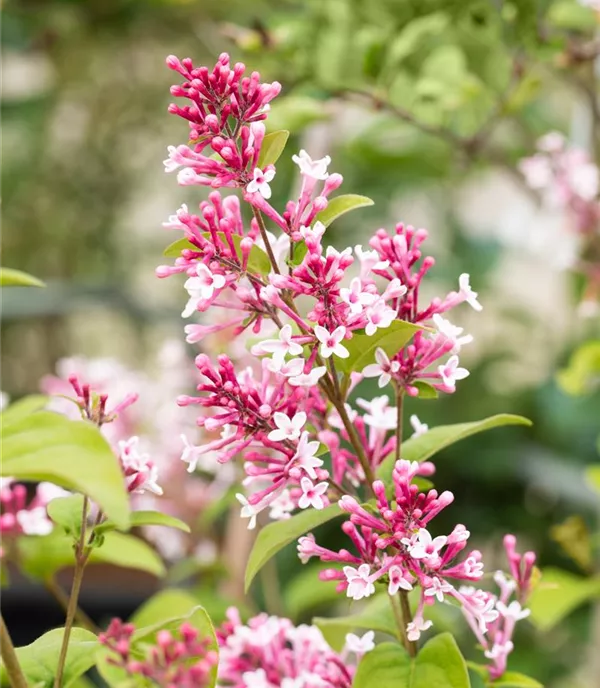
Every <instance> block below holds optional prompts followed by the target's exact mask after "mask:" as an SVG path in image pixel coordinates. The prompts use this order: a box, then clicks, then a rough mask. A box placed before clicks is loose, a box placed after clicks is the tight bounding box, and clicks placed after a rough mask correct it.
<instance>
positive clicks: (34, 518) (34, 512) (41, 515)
mask: <svg viewBox="0 0 600 688" xmlns="http://www.w3.org/2000/svg"><path fill="white" fill-rule="evenodd" d="M15 517H16V520H17V523H18V524H19V526H21V530H22V531H23V533H25V535H48V533H51V532H52V528H53V527H54V524H53V523H52V521H51V520H50V519H49V518H48V514H47V513H46V507H45V506H36V507H33V508H32V509H21V511H17V513H16V515H15Z"/></svg>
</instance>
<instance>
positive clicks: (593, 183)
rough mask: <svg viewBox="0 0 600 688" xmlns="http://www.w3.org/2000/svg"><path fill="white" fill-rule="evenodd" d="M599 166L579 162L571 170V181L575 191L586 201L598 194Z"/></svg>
mask: <svg viewBox="0 0 600 688" xmlns="http://www.w3.org/2000/svg"><path fill="white" fill-rule="evenodd" d="M599 181H600V180H599V177H598V168H597V167H596V165H594V163H592V162H588V163H579V164H578V165H575V166H574V167H573V168H572V169H571V170H569V182H570V184H571V188H572V189H573V191H574V192H575V193H576V194H577V195H578V196H579V197H581V198H583V200H584V201H592V200H594V198H596V196H597V195H598V184H599Z"/></svg>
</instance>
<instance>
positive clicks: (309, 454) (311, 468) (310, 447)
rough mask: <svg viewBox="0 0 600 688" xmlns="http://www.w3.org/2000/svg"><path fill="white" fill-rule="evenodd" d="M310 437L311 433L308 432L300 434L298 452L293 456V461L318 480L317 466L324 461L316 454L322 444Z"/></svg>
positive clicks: (309, 475) (310, 476)
mask: <svg viewBox="0 0 600 688" xmlns="http://www.w3.org/2000/svg"><path fill="white" fill-rule="evenodd" d="M308 438H309V434H308V433H307V432H303V433H302V435H301V436H300V441H299V442H298V447H297V449H296V453H295V454H294V456H293V457H292V463H293V465H294V466H298V467H299V468H301V469H302V470H303V471H304V472H305V473H306V474H307V475H308V477H309V478H312V479H313V480H316V479H317V473H316V471H315V468H319V467H320V466H322V465H323V461H322V460H321V459H319V458H318V457H317V456H316V453H317V452H318V451H319V447H320V446H321V445H320V442H309V441H308Z"/></svg>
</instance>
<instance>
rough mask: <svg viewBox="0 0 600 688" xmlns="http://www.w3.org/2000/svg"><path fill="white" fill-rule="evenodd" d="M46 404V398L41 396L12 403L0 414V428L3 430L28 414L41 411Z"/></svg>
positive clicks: (36, 395) (32, 395)
mask: <svg viewBox="0 0 600 688" xmlns="http://www.w3.org/2000/svg"><path fill="white" fill-rule="evenodd" d="M47 403H48V397H47V396H45V395H43V394H31V395H30V396H27V397H23V398H22V399H19V400H18V401H15V402H13V403H12V404H11V405H10V406H9V407H8V408H6V409H4V411H2V413H0V426H1V427H2V429H3V433H4V430H5V429H6V428H7V427H8V426H9V425H12V423H14V422H15V421H17V420H21V419H22V418H25V417H26V416H28V415H29V414H30V413H34V412H35V411H41V410H42V409H43V408H44V406H46V404H47Z"/></svg>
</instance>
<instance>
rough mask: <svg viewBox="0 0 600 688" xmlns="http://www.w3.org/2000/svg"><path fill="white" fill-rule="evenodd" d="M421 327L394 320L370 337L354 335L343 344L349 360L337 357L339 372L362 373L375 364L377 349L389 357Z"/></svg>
mask: <svg viewBox="0 0 600 688" xmlns="http://www.w3.org/2000/svg"><path fill="white" fill-rule="evenodd" d="M422 329H423V328H422V327H421V326H420V325H414V324H413V323H409V322H405V321H404V320H394V321H393V322H392V324H391V325H390V326H389V327H386V328H380V329H378V330H377V331H376V332H375V334H373V335H371V336H370V337H369V336H368V335H366V334H364V333H362V334H358V333H357V332H355V333H354V336H353V337H352V339H349V340H345V341H344V342H343V344H344V346H345V347H346V349H348V352H349V353H350V356H348V358H339V357H338V356H335V365H336V368H337V369H338V371H339V372H342V373H349V372H351V371H353V370H357V371H359V372H361V371H362V370H363V368H365V366H368V365H369V363H375V349H378V348H381V349H383V350H384V351H385V353H386V354H387V355H388V356H392V355H394V354H397V353H398V351H400V349H401V348H402V347H403V346H404V345H405V344H406V343H407V342H409V341H410V339H411V338H412V337H413V335H414V334H415V332H417V331H418V330H422Z"/></svg>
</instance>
